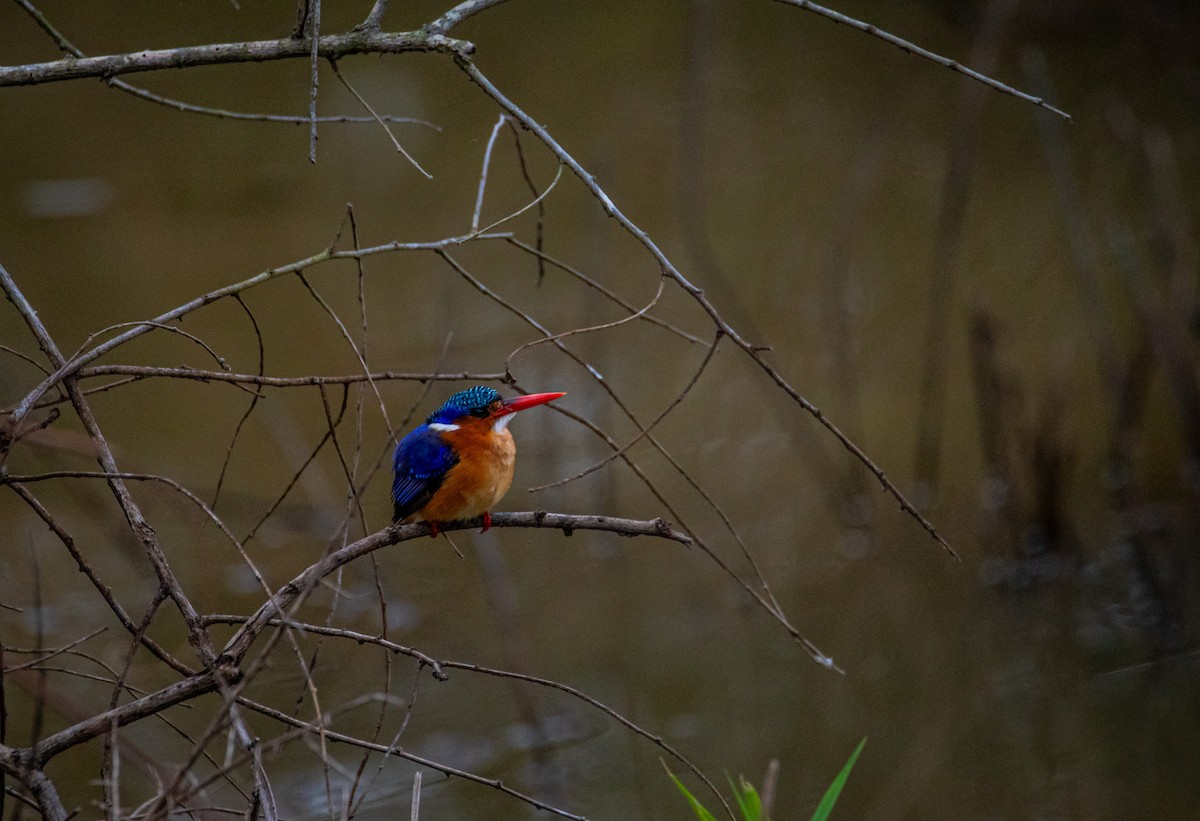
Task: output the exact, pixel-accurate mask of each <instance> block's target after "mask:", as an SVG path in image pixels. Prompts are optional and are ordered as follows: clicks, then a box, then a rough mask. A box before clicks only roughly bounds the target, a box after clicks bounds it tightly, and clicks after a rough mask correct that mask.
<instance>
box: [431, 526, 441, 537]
mask: <svg viewBox="0 0 1200 821" xmlns="http://www.w3.org/2000/svg"><path fill="white" fill-rule="evenodd" d="M439 532H440V531H439V530H438V523H437V522H430V523H429V538H431V539H436V538H437V537H438V533H439Z"/></svg>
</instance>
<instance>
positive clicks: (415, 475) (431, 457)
mask: <svg viewBox="0 0 1200 821" xmlns="http://www.w3.org/2000/svg"><path fill="white" fill-rule="evenodd" d="M456 464H458V457H457V456H455V455H454V451H453V450H451V449H450V446H449V445H447V444H446V443H445V442H443V441H442V437H441V434H439V433H438V432H437V431H435V430H432V429H430V427H429V426H428V425H421V426H419V427H417V428H416V429H414V430H413V431H412V432H411V433H409V434H408V435H407V436H405V437H404V438H403V439H401V440H400V444H398V445H396V457H395V460H394V461H393V464H392V469H393V470H394V471H395V478H394V479H393V480H392V504H393V506H394V508H393V509H394V513H393V516H392V521H393V522H399V521H402V520H404V519H406V518H408V517H409V516H411V515H412V514H414V513H416V512H417V511H418V510H420V509H421V508H423V507H424V506H425V504H426V503H427V502H428V501H429V499H430V498H431V497H432V496H433V494H434V493H435V492H437V489H438V488H439V487H441V485H442V480H443V479H445V478H446V471H448V470H450V468H452V467H454V466H455V465H456Z"/></svg>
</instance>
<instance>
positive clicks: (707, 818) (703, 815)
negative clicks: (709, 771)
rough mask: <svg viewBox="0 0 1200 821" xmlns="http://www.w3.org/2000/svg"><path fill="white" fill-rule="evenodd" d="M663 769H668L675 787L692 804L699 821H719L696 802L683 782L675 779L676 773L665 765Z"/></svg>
mask: <svg viewBox="0 0 1200 821" xmlns="http://www.w3.org/2000/svg"><path fill="white" fill-rule="evenodd" d="M663 768H664V769H666V771H667V775H669V776H671V780H672V781H674V782H675V786H676V787H678V788H679V791H680V792H681V793H683V797H684V798H686V799H687V802H688V804H690V805H691V807H692V812H694V813H696V818H697V819H699V821H717V819H716V817H715V816H713V814H712V813H711V812H709V811H708V810H706V809H705V808H704V805H703V804H701V803H700V802H699V801H697V800H696V796H694V795H692V794H691V793H690V792H688V788H687V787H685V786H683V782H682V781H680V780H679V779H678V778H676V777H675V773H673V772H671V768H670V767H668V766H667V765H666V764H665V763H664V764H663Z"/></svg>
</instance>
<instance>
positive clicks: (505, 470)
mask: <svg viewBox="0 0 1200 821" xmlns="http://www.w3.org/2000/svg"><path fill="white" fill-rule="evenodd" d="M565 395H566V394H564V393H531V394H529V395H528V396H516V397H513V398H512V399H502V398H501V396H500V394H499V393H498V392H497V391H496V390H495V389H494V388H489V387H487V386H486V385H476V386H475V387H473V388H467V389H466V390H465V391H459V392H458V393H456V394H454V395H453V396H451V397H450V398H449V399H447V400H446V403H445V404H444V405H442V406H441V407H440V408H438V409H437V410H436V411H434V412H433V413H432V414H430V415H429V418H428V419H426V420H425V423H424V424H423V425H420V426H418V427H417V428H415V429H414V430H412V431H410V432H409V433H408V435H406V436H405V437H404V438H403V439H401V440H400V443H399V444H398V445H396V456H395V459H394V460H393V463H392V467H393V470H394V472H395V478H394V479H393V481H392V503H393V505H394V513H393V515H392V521H393V522H395V523H397V524H408V523H409V522H429V524H430V527H431V528H432V530H433V533H432V534H431V535H433V536H437V534H438V524H439V523H441V522H457V521H461V520H463V519H473V518H475V517H476V516H479V515H480V514H482V515H483V530H487V529H488V528H489V527H491V526H492V516H491V513H490V512H489V511H490V510H491V509H492V507H493V506H494V505H495V504H496V503H497V502H499V501H500V498H501V497H502V496H504V494H505V493H507V492H508V488H509V486H511V485H512V480H513V466H514V465H515V464H516V456H517V446H516V444H515V443H514V442H513V437H512V433H511V432H510V431H509V429H508V423H509V422H511V421H512V418H513V414H515V413H516V412H517V411H522V410H525V409H526V408H532V407H535V406H537V405H542V404H545V403H546V402H551V401H553V400H555V399H558V398H559V397H560V396H565ZM480 532H482V531H480Z"/></svg>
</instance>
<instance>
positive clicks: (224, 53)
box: [0, 31, 474, 122]
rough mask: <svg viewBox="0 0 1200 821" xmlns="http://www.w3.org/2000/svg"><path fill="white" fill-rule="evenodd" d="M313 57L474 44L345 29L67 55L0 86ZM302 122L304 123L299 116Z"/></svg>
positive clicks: (2, 77) (0, 74) (15, 72)
mask: <svg viewBox="0 0 1200 821" xmlns="http://www.w3.org/2000/svg"><path fill="white" fill-rule="evenodd" d="M314 49H315V51H316V53H317V56H319V57H323V58H325V59H326V60H338V59H340V58H342V57H346V56H348V55H351V54H405V53H409V52H447V53H451V54H458V53H464V54H469V53H470V52H471V51H472V50H473V49H474V46H473V45H471V44H470V43H468V42H465V41H463V40H453V39H451V38H449V37H444V36H442V35H440V34H431V33H427V32H423V31H410V32H400V33H396V34H389V33H385V32H378V31H351V32H345V33H343V34H326V35H323V36H321V37H318V38H315V39H314V41H313V42H312V43H309V42H306V41H304V40H294V39H292V38H290V37H285V38H283V39H281V40H256V41H252V42H246V43H216V44H212V45H205V46H186V47H184V48H172V49H159V50H155V51H138V52H132V53H128V54H109V55H105V56H103V57H81V58H75V57H69V58H66V59H63V60H55V61H53V62H48V63H31V64H29V65H24V66H0V88H2V87H6V86H24V85H37V84H41V83H54V82H60V81H62V80H79V79H83V78H85V77H101V78H105V79H107V78H110V77H115V76H118V75H121V74H133V73H136V72H143V71H159V70H162V69H168V68H192V67H195V66H214V65H224V64H227V63H251V62H253V63H261V62H265V61H268V60H287V59H291V58H296V57H309V56H311V54H312V52H313V50H314ZM305 122H309V119H308V118H305Z"/></svg>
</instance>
